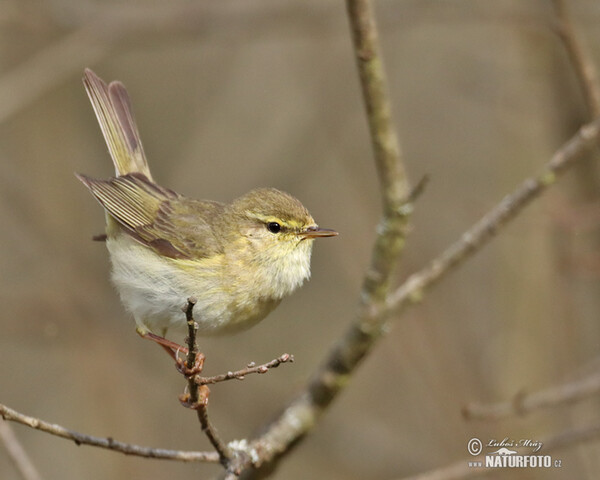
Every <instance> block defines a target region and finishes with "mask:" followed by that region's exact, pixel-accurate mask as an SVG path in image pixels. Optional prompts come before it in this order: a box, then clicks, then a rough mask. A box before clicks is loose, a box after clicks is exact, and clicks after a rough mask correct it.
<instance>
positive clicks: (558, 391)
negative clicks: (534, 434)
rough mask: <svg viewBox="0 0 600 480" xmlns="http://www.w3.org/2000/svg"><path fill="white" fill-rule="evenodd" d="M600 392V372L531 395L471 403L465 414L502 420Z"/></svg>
mask: <svg viewBox="0 0 600 480" xmlns="http://www.w3.org/2000/svg"><path fill="white" fill-rule="evenodd" d="M598 392H600V374H595V375H592V376H589V377H587V378H584V379H582V380H578V381H575V382H569V383H565V384H562V385H558V386H555V387H552V388H549V389H547V390H542V391H540V392H536V393H532V394H529V395H525V394H517V395H516V396H515V398H514V399H513V400H512V401H508V402H501V403H495V404H492V405H480V404H471V405H467V406H465V408H464V409H463V414H464V416H465V418H466V419H468V420H500V419H501V418H506V417H510V416H514V415H526V414H528V413H531V412H532V411H535V410H540V409H542V408H549V407H556V406H560V405H563V404H565V403H571V402H577V401H580V400H583V399H585V398H588V397H590V396H592V395H595V394H597V393H598Z"/></svg>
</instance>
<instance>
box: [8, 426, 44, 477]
mask: <svg viewBox="0 0 600 480" xmlns="http://www.w3.org/2000/svg"><path fill="white" fill-rule="evenodd" d="M0 442H2V443H3V444H4V447H5V448H6V451H7V453H8V456H9V458H10V459H11V460H12V462H13V464H14V466H15V468H16V469H17V471H18V472H19V475H20V476H21V478H22V479H23V480H41V478H42V477H41V475H40V474H39V472H38V471H37V469H36V468H35V465H34V464H33V462H32V461H31V459H30V458H29V455H27V452H26V451H25V449H24V448H23V446H22V445H21V443H20V442H19V440H18V439H17V437H16V435H15V432H13V429H12V428H11V427H10V425H9V424H8V423H6V422H0Z"/></svg>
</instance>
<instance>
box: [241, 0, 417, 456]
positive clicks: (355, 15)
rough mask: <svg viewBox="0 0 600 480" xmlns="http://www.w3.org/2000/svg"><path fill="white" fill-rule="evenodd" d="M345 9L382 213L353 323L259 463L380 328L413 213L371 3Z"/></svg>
mask: <svg viewBox="0 0 600 480" xmlns="http://www.w3.org/2000/svg"><path fill="white" fill-rule="evenodd" d="M346 8H347V12H348V18H349V22H350V27H351V31H352V38H353V44H354V52H355V56H356V63H357V68H358V72H359V76H360V81H361V87H362V93H363V100H364V104H365V108H366V114H367V120H368V124H369V130H370V134H371V143H372V147H373V152H374V159H375V165H376V168H377V172H378V176H379V183H380V185H381V189H380V190H381V194H382V209H383V217H382V219H381V221H380V224H379V226H378V228H377V237H376V239H375V243H374V246H373V250H372V254H371V263H370V266H369V268H368V270H367V272H366V274H365V278H364V281H363V286H362V291H361V295H360V304H359V307H358V314H357V318H356V320H355V322H354V323H353V324H352V326H351V327H350V330H349V332H348V333H347V334H346V335H345V336H344V337H343V338H342V339H341V341H340V342H338V344H337V345H336V346H334V348H333V349H332V350H331V352H330V354H329V355H328V358H327V359H326V360H325V363H324V365H323V366H322V367H321V368H320V369H319V370H318V371H317V372H316V374H315V376H314V377H313V379H312V380H311V381H310V383H309V385H308V386H307V389H306V391H305V392H303V393H302V394H301V395H300V396H299V397H298V398H297V399H296V400H294V401H293V402H292V403H291V404H290V405H289V406H288V407H287V408H286V409H285V411H284V412H283V413H282V414H281V416H280V417H279V418H278V419H277V420H276V421H275V422H273V423H272V424H271V425H270V426H269V427H268V428H267V431H266V433H265V434H264V435H262V436H261V437H259V438H258V439H256V440H255V441H254V442H252V444H251V447H252V449H253V450H254V451H255V452H258V455H259V457H260V459H259V461H256V462H254V466H261V465H264V464H265V462H269V461H272V460H277V459H279V458H280V457H281V455H282V454H283V453H285V452H288V451H289V447H290V446H291V445H292V444H295V443H297V442H298V440H299V439H301V438H302V437H303V436H304V435H306V433H307V432H308V431H309V430H310V429H311V428H312V426H313V425H314V423H315V421H316V418H317V417H318V416H319V415H320V414H321V413H322V412H323V411H324V410H325V409H326V408H327V406H328V405H329V404H330V403H331V402H332V401H333V399H334V398H335V397H336V396H337V394H338V393H339V391H340V390H341V389H342V388H343V387H344V386H345V385H346V384H347V380H348V375H349V374H350V372H352V371H353V370H354V369H355V368H356V366H357V365H358V364H359V363H360V361H361V360H362V359H363V358H364V357H365V356H366V354H367V353H368V351H369V350H370V348H371V347H372V346H373V345H374V344H375V343H376V339H377V338H379V337H380V336H381V335H382V334H383V329H382V327H383V322H382V321H381V318H380V314H379V312H380V311H381V310H382V309H383V308H384V306H385V303H386V298H387V296H388V294H389V291H390V284H391V280H392V275H393V272H394V270H395V269H396V268H397V265H398V261H399V259H400V255H401V253H402V251H403V248H404V243H405V238H406V235H407V233H408V220H409V217H410V214H411V213H412V204H411V203H410V200H411V198H410V188H409V185H408V180H407V175H406V171H405V167H404V164H403V161H402V156H401V152H400V146H399V142H398V138H397V136H396V133H395V128H394V125H393V121H392V115H391V111H392V107H391V102H390V99H389V96H388V93H387V78H386V74H385V70H384V66H383V59H382V56H381V53H380V47H379V38H378V33H377V26H376V21H375V16H374V13H373V6H372V2H371V0H347V1H346ZM249 465H250V463H249V462H248V463H247V466H249Z"/></svg>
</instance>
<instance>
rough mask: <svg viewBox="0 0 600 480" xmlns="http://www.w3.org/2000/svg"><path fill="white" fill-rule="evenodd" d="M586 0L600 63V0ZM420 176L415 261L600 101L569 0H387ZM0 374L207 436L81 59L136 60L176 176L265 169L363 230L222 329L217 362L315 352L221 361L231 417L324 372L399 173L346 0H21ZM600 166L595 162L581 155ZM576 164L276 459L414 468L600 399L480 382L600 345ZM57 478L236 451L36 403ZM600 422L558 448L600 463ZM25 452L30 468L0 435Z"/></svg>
mask: <svg viewBox="0 0 600 480" xmlns="http://www.w3.org/2000/svg"><path fill="white" fill-rule="evenodd" d="M568 3H570V7H571V13H572V14H573V17H574V20H575V23H576V26H577V28H578V29H579V32H580V33H581V35H583V38H584V40H585V41H586V43H587V45H588V47H589V49H590V51H591V53H592V57H593V58H595V59H596V60H597V61H598V62H599V63H600V50H599V48H598V41H599V40H600V34H599V30H598V28H597V25H598V22H600V8H599V6H598V4H597V2H593V1H592V0H581V1H576V2H568ZM377 12H378V17H379V19H380V24H381V35H382V43H383V48H384V53H385V60H386V62H387V68H388V71H389V80H390V89H391V95H392V99H393V102H394V109H395V112H394V113H395V116H396V120H397V124H398V130H399V133H400V136H401V139H402V144H403V149H404V152H405V156H406V161H407V164H408V168H409V172H410V175H411V178H412V180H413V182H416V181H417V180H418V179H419V178H420V177H421V176H422V175H424V174H429V175H430V176H431V182H430V184H429V186H428V189H427V191H426V193H425V194H424V195H423V196H422V198H421V199H420V200H419V202H418V205H417V210H416V212H415V215H414V217H413V223H414V230H413V232H412V235H411V237H410V239H409V246H408V249H407V251H406V256H405V258H404V263H403V265H402V268H401V274H400V276H401V277H405V276H406V275H408V274H409V273H411V272H413V271H415V270H416V269H418V268H419V267H421V266H423V265H424V264H425V263H426V262H427V261H428V260H429V259H431V258H432V257H433V256H435V255H436V254H438V253H439V252H441V250H442V249H443V248H445V247H446V246H447V245H448V244H449V243H450V242H452V241H454V240H455V239H456V238H457V237H458V236H459V235H460V234H461V233H462V232H463V231H464V230H465V229H466V228H467V227H468V226H469V225H471V224H472V223H473V222H474V221H475V220H477V219H478V218H479V217H480V216H481V215H482V214H483V213H485V212H486V211H487V210H488V209H489V208H491V207H492V206H493V205H494V204H495V203H497V202H498V201H499V199H500V198H501V197H502V196H503V195H504V194H505V193H507V192H509V191H510V190H511V189H513V188H514V187H515V186H516V185H517V183H518V182H519V181H520V180H521V179H522V178H524V177H525V176H527V175H529V174H532V173H534V172H536V171H537V170H538V169H539V168H540V167H541V165H543V163H544V162H545V161H546V160H547V159H548V158H549V156H550V155H551V154H552V152H553V151H554V150H555V149H556V148H557V147H558V146H560V145H561V144H562V143H563V142H564V141H565V140H566V139H567V138H568V137H569V136H570V135H571V134H572V133H573V132H574V131H575V129H576V128H577V126H578V125H579V124H580V123H581V122H583V121H585V119H586V110H585V106H584V102H583V97H582V95H581V92H580V89H579V86H578V84H577V81H576V78H575V76H574V74H573V72H572V69H571V66H570V64H569V62H568V59H567V56H566V54H565V52H564V49H563V47H562V44H561V43H560V42H559V40H558V37H557V36H556V35H555V33H554V32H553V31H552V26H553V22H554V17H553V12H552V8H551V6H550V2H548V1H542V0H537V1H534V0H532V1H528V2H523V1H516V0H496V1H494V2H483V1H463V0H458V1H453V2H448V1H423V0H419V1H417V0H406V1H400V0H381V1H379V2H377ZM0 39H1V42H0V122H1V123H0V225H1V229H2V234H1V235H0V246H1V248H0V302H1V305H2V313H1V314H0V355H1V362H0V402H2V403H5V404H7V405H9V406H11V407H13V408H15V409H17V410H20V411H22V412H24V413H26V414H30V415H33V416H37V417H40V418H43V419H46V420H48V421H51V422H56V423H59V424H62V425H64V426H67V427H69V428H72V429H74V430H78V431H81V432H86V433H89V434H92V435H98V436H112V437H114V438H115V439H118V440H121V441H126V442H132V443H139V444H142V445H148V446H154V447H164V448H182V449H197V450H204V449H208V448H209V445H208V442H207V441H206V440H205V438H204V437H203V436H202V434H201V432H200V430H199V426H198V423H197V421H196V420H195V416H194V415H193V414H191V413H190V412H189V411H187V410H185V409H184V408H182V407H181V406H180V405H179V403H178V401H177V395H178V394H179V393H181V391H182V389H183V382H182V379H181V377H180V375H178V374H177V373H176V372H175V369H174V368H173V365H172V362H171V361H169V360H168V358H167V357H166V355H164V353H163V352H161V351H160V349H159V348H158V347H156V346H154V345H152V344H150V342H146V341H143V340H141V339H140V338H139V337H138V336H137V335H136V334H135V331H134V323H133V320H132V319H131V318H129V317H128V315H127V314H126V313H125V312H124V310H123V309H122V307H121V305H120V303H119V300H118V297H117V295H116V293H115V291H114V290H113V288H112V287H111V285H110V283H109V271H108V256H107V253H106V251H105V248H104V246H103V245H102V244H100V243H94V242H91V241H90V238H91V237H92V235H94V234H97V233H100V232H102V230H103V214H102V211H101V208H100V207H99V206H98V205H97V204H96V203H95V202H94V200H93V199H92V198H91V196H90V195H89V193H88V192H87V191H86V190H85V188H84V187H83V186H82V185H81V184H80V183H79V182H78V181H77V180H76V179H75V177H74V176H73V173H74V172H83V173H87V174H90V175H94V176H98V177H106V176H109V175H110V174H111V173H112V167H111V163H110V159H109V156H108V153H107V150H106V147H105V145H104V143H103V139H102V137H101V134H100V130H99V127H98V125H97V123H96V120H95V118H94V115H93V112H92V108H91V106H90V105H89V103H88V100H87V98H86V96H85V93H84V89H83V86H82V83H81V75H82V72H83V69H84V68H85V67H91V68H92V69H94V70H95V71H96V72H97V73H98V74H99V75H100V76H101V77H103V78H104V79H106V80H111V79H120V80H122V81H123V82H124V83H125V84H126V85H127V87H128V89H129V91H130V93H131V95H132V98H133V104H134V108H135V111H136V116H137V119H138V123H139V126H140V130H141V134H142V138H143V140H144V145H145V149H146V153H147V155H148V157H149V160H150V165H151V167H152V170H153V173H154V176H155V178H156V179H157V180H158V181H159V182H160V183H161V184H163V185H165V186H168V187H171V188H173V189H175V190H177V191H179V192H181V193H184V194H186V195H189V196H194V197H199V198H208V199H215V200H222V201H229V200H231V199H233V198H234V197H236V196H238V195H240V194H242V193H244V192H246V191H248V190H250V189H251V188H254V187H257V186H274V187H278V188H281V189H283V190H286V191H289V192H290V193H292V194H293V195H295V196H297V197H298V198H300V199H301V200H302V201H303V203H304V204H305V205H306V206H307V207H308V208H309V209H310V211H311V212H312V214H313V216H314V217H315V218H316V219H317V221H318V222H319V223H320V224H321V225H322V226H325V227H331V228H335V229H337V230H339V231H340V232H341V235H340V236H339V237H338V238H335V239H331V240H328V241H323V242H319V244H318V245H316V248H315V252H314V257H313V279H312V280H311V281H310V282H309V283H308V284H307V285H306V286H305V287H304V288H302V289H301V290H300V291H299V292H298V293H297V294H295V295H294V296H293V297H291V298H289V299H288V300H286V301H285V302H284V303H283V304H282V305H281V306H280V307H279V308H278V309H277V310H276V311H275V312H274V313H273V314H271V315H270V316H269V317H268V318H267V319H266V320H265V321H264V322H263V323H261V324H260V325H259V326H257V327H255V328H253V329H252V330H250V331H248V332H245V333H241V334H238V335H236V336H233V337H228V338H217V339H207V340H205V341H202V344H201V346H202V348H203V350H204V352H205V353H206V355H207V357H208V361H207V364H206V370H205V371H206V372H207V373H221V372H224V371H227V370H233V369H236V368H239V367H242V366H244V365H245V364H246V363H248V362H249V361H257V362H261V361H267V360H270V359H271V358H274V357H276V356H278V355H280V354H281V353H283V352H289V353H293V354H294V355H295V357H296V363H295V364H293V365H286V366H283V367H281V368H279V369H277V370H275V371H273V372H271V373H269V374H268V375H262V376H255V377H249V378H247V379H246V380H245V381H244V382H231V383H227V384H222V385H219V386H216V387H214V388H213V389H212V392H213V393H212V396H211V408H210V410H211V414H212V420H213V422H214V423H215V425H216V426H217V428H218V429H219V431H220V433H221V434H222V436H223V437H224V438H225V439H228V440H229V439H235V438H244V437H247V436H249V435H251V434H252V432H253V431H254V430H255V429H257V428H258V427H259V426H260V425H261V424H263V423H264V422H265V421H267V420H268V419H269V418H271V417H272V416H273V415H274V414H275V413H277V412H278V410H279V409H280V408H281V407H282V406H283V405H284V404H285V402H286V401H287V400H288V399H290V398H291V397H292V396H293V395H294V394H295V393H296V392H297V391H298V390H299V389H300V388H301V387H302V385H303V384H304V382H305V381H306V379H307V377H308V376H309V374H310V372H311V371H312V370H313V369H314V368H315V367H316V366H317V365H318V364H319V362H320V361H321V359H322V357H323V355H324V353H325V352H326V350H327V349H328V347H329V346H330V345H331V344H332V343H333V342H334V341H335V339H336V337H338V336H339V335H340V334H341V333H342V332H343V331H344V329H345V328H346V326H347V325H348V323H349V322H350V321H351V320H352V318H353V313H354V307H355V304H356V301H357V295H358V292H359V289H360V285H361V277H362V274H363V272H364V270H365V267H366V265H367V263H368V261H369V250H370V245H371V242H372V240H373V238H374V232H375V226H376V224H377V221H378V219H379V197H378V192H377V182H376V176H375V170H374V167H373V162H372V156H371V151H370V145H369V137H368V133H367V127H366V121H365V118H364V113H363V107H362V102H361V97H360V90H359V85H358V80H357V74H356V71H355V65H354V59H353V54H352V50H351V46H350V45H351V42H350V38H349V31H348V26H347V20H346V15H345V9H344V5H343V3H342V2H341V1H332V0H327V1H323V0H321V1H316V0H311V1H303V2H299V1H297V2H281V1H275V0H256V1H253V2H240V1H233V0H225V1H221V2H209V1H203V0H198V1H196V2H187V1H180V0H177V1H173V2H158V1H154V2H147V1H138V2H131V1H129V2H128V1H122V2H120V1H113V2H93V1H76V0H48V1H36V0H1V7H0ZM581 171H582V172H583V170H581ZM591 178H592V177H590V175H589V171H587V173H585V172H584V173H583V174H581V175H578V174H577V173H576V172H571V173H569V174H568V175H567V177H566V178H565V179H564V181H562V182H561V183H560V185H559V186H558V187H556V188H553V189H552V191H551V192H549V193H548V194H547V195H545V196H544V197H543V198H542V199H541V200H540V201H537V202H535V204H534V205H532V206H531V207H530V208H528V209H527V210H526V212H525V213H524V214H523V215H522V216H520V217H519V218H518V220H517V221H516V222H515V223H514V224H512V225H511V226H509V227H508V228H507V229H506V230H505V231H504V232H503V233H502V235H501V236H500V237H499V238H498V239H496V240H495V241H494V242H493V244H492V245H491V246H489V247H488V248H486V249H485V250H484V251H483V252H481V253H480V254H478V255H477V256H476V257H475V258H474V259H472V260H471V261H469V262H468V264H466V265H464V266H463V267H462V268H461V269H460V270H459V271H457V272H455V273H454V274H452V275H451V276H450V277H449V278H448V279H447V280H446V281H444V282H443V283H442V284H441V285H439V286H438V287H437V288H436V289H435V290H434V291H433V292H432V293H431V294H430V295H428V297H427V298H426V301H425V302H424V304H423V305H420V306H418V307H417V308H413V309H411V310H410V311H409V312H408V314H406V315H404V316H403V317H402V318H401V319H399V321H397V322H396V323H395V324H394V327H393V329H392V330H391V331H390V332H389V335H388V336H387V337H386V338H385V339H384V340H383V341H382V342H381V343H380V344H379V345H378V347H377V349H376V350H375V351H374V352H373V354H372V355H371V356H370V357H369V359H368V360H367V361H366V362H365V363H364V365H363V366H362V368H361V369H360V370H359V371H358V373H357V374H356V376H355V377H354V379H353V381H352V383H351V385H350V386H349V388H348V389H347V390H346V391H345V392H344V394H343V395H342V396H341V397H340V398H339V399H338V400H337V401H336V403H335V404H334V405H333V407H332V409H331V410H330V411H329V412H328V413H327V415H326V416H325V417H324V418H323V419H322V421H321V423H320V424H319V425H318V426H317V428H316V429H315V431H314V433H313V434H312V435H311V436H310V437H309V438H308V439H307V440H306V441H305V442H303V443H302V444H301V445H300V446H299V447H298V448H297V449H296V451H295V452H294V453H293V454H292V455H291V456H289V458H287V459H286V460H285V461H284V462H283V463H282V464H281V466H280V468H279V469H278V471H277V472H276V474H275V475H274V476H273V478H277V479H306V478H327V479H331V480H337V479H392V478H401V477H403V476H406V475H410V474H416V473H419V472H423V471H426V470H429V469H432V468H436V467H441V466H443V465H446V464H448V463H450V462H454V461H457V460H460V459H463V458H465V459H466V458H467V457H468V454H467V449H466V444H467V441H468V439H470V438H471V437H474V436H477V437H480V438H482V439H491V438H498V439H502V438H504V437H512V438H531V439H534V440H535V439H537V440H542V439H543V438H547V437H550V436H552V435H554V434H556V433H559V432H561V431H563V430H565V429H567V428H570V427H575V426H584V425H589V424H592V423H595V422H598V421H600V418H599V417H600V416H599V415H598V413H597V407H598V402H597V401H595V400H593V399H592V400H587V401H585V402H583V403H581V404H578V405H576V406H570V407H561V408H556V409H550V410H545V411H540V412H536V413H534V414H531V415H529V416H527V417H523V418H513V419H510V420H505V421H502V422H490V421H476V422H467V421H465V420H464V419H463V418H462V416H461V408H462V407H463V406H464V405H465V404H467V403H469V402H472V401H481V402H485V403H488V402H495V401H500V400H506V399H509V398H512V397H513V396H514V395H515V394H517V393H518V392H521V391H527V392H533V391H536V390H539V389H543V388H547V387H549V386H552V385H555V384H558V383H560V382H563V381H568V380H573V379H575V378H580V377H581V376H584V375H585V374H586V373H589V372H592V371H593V370H594V369H595V368H596V367H597V364H595V363H594V361H595V359H596V357H597V354H598V345H599V343H600V342H599V339H600V325H599V324H598V318H599V315H598V312H599V311H600V295H599V293H600V282H599V277H598V274H599V272H600V257H599V256H598V250H597V246H598V243H599V241H600V226H599V219H600V209H599V207H598V205H599V204H598V203H597V200H598V198H597V196H598V194H599V192H600V190H598V189H595V185H597V184H594V183H593V182H590V179H591ZM14 429H15V431H16V433H17V435H18V437H19V438H20V440H21V441H22V443H23V444H24V446H25V448H26V449H27V451H28V452H29V454H30V455H31V457H32V459H33V461H34V463H35V464H36V466H37V467H38V469H39V470H40V471H41V472H42V475H43V476H44V478H46V479H56V478H60V479H64V480H70V479H81V478H85V479H87V480H96V479H117V480H118V479H142V478H183V477H184V476H188V477H189V476H194V477H196V478H210V477H211V476H214V475H216V474H217V473H218V472H219V471H220V469H219V467H218V466H214V465H201V464H181V463H175V462H166V461H157V460H145V459H140V458H130V457H125V456H123V455H121V454H116V453H111V452H107V451H105V450H100V449H96V448H90V447H83V446H82V447H79V448H78V447H76V446H75V445H74V444H73V443H72V442H67V441H64V440H60V439H57V438H55V437H51V436H49V435H46V434H42V433H39V432H35V431H33V430H29V429H27V428H25V427H21V426H18V425H14ZM598 453H600V452H599V448H598V445H597V444H594V443H588V444H586V445H584V446H578V447H576V448H572V449H569V450H562V451H560V452H555V453H553V456H554V457H555V458H561V459H562V460H563V468H562V469H561V470H555V469H552V470H550V471H546V470H545V471H543V472H536V471H524V472H509V471H505V472H495V474H496V475H500V474H501V473H502V474H503V475H504V476H503V478H556V479H559V478H596V475H597V472H598V470H599V465H598V458H599V455H598ZM0 478H2V479H7V480H12V479H17V478H18V476H17V474H16V473H15V471H14V469H13V468H12V466H11V465H10V463H9V461H8V457H7V455H6V453H5V451H4V449H3V448H1V447H0Z"/></svg>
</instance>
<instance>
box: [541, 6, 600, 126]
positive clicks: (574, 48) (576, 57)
mask: <svg viewBox="0 0 600 480" xmlns="http://www.w3.org/2000/svg"><path fill="white" fill-rule="evenodd" d="M552 5H553V6H554V11H555V14H556V17H557V20H558V22H559V23H558V28H557V32H558V34H559V36H560V39H561V40H562V42H563V45H564V46H565V49H566V51H567V54H568V56H569V59H570V60H571V63H572V65H573V70H574V71H575V74H576V75H577V79H578V80H579V84H580V85H581V89H582V91H583V94H584V96H585V100H586V105H587V107H588V110H589V112H590V118H597V117H599V116H600V79H599V77H598V70H597V69H596V66H595V64H594V62H593V61H592V59H591V57H590V54H589V52H588V51H587V50H586V49H585V47H584V45H583V43H582V42H581V39H580V38H579V37H578V35H577V32H576V30H575V27H574V26H573V22H572V20H571V17H570V16H569V12H568V11H567V6H566V5H565V2H564V0H552Z"/></svg>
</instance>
